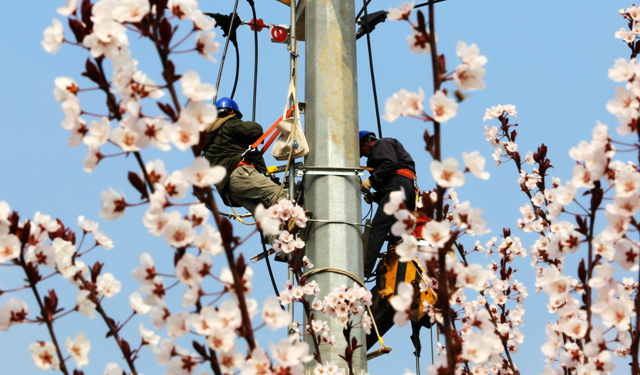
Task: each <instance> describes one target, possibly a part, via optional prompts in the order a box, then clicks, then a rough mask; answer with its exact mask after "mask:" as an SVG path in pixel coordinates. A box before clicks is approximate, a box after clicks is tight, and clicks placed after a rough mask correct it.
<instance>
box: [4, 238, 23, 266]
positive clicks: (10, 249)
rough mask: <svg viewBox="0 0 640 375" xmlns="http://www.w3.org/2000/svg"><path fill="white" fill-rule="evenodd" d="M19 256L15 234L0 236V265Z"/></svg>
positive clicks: (18, 241) (18, 245)
mask: <svg viewBox="0 0 640 375" xmlns="http://www.w3.org/2000/svg"><path fill="white" fill-rule="evenodd" d="M19 256H20V239H18V237H17V236H16V235H15V234H7V235H4V236H0V263H5V262H6V261H7V260H13V259H16V258H18V257H19Z"/></svg>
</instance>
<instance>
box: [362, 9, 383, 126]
mask: <svg viewBox="0 0 640 375" xmlns="http://www.w3.org/2000/svg"><path fill="white" fill-rule="evenodd" d="M368 1H371V0H362V3H363V4H364V6H363V8H364V17H365V18H366V19H368V18H369V13H368V12H367V4H368ZM364 28H365V33H366V34H367V50H368V51H369V70H370V71H371V85H372V86H373V103H374V104H375V107H376V121H377V122H378V139H380V138H382V125H381V124H380V109H379V108H378V91H377V90H376V76H375V73H374V72H373V56H372V54H371V37H370V35H369V22H365V23H364Z"/></svg>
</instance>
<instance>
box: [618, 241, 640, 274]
mask: <svg viewBox="0 0 640 375" xmlns="http://www.w3.org/2000/svg"><path fill="white" fill-rule="evenodd" d="M614 247H615V249H616V253H615V255H614V256H613V261H614V262H616V263H618V264H619V265H620V266H621V267H622V269H623V270H625V271H629V270H637V269H638V257H639V256H640V252H639V249H638V245H637V244H636V243H635V242H632V241H631V240H628V239H622V240H620V241H618V242H616V244H615V245H614Z"/></svg>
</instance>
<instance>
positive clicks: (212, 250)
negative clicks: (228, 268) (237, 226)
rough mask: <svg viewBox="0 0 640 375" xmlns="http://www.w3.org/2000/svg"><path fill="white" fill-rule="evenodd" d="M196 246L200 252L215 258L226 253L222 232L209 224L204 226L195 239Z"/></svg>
mask: <svg viewBox="0 0 640 375" xmlns="http://www.w3.org/2000/svg"><path fill="white" fill-rule="evenodd" d="M194 244H195V245H196V246H197V247H198V248H199V249H200V250H202V251H204V252H206V253H209V254H211V255H213V256H218V255H220V254H222V252H223V251H224V246H223V244H222V236H221V235H220V232H218V231H217V230H216V229H215V228H214V227H212V226H211V225H209V224H205V225H204V228H203V229H202V231H201V232H200V234H199V235H198V236H197V237H196V238H195V240H194Z"/></svg>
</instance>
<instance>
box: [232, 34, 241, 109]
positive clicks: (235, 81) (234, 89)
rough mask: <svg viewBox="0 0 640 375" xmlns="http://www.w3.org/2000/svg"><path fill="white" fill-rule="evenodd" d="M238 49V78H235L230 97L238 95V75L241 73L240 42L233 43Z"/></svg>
mask: <svg viewBox="0 0 640 375" xmlns="http://www.w3.org/2000/svg"><path fill="white" fill-rule="evenodd" d="M233 46H234V47H235V50H236V78H235V79H234V80H233V90H231V97H230V99H231V100H233V97H234V96H235V95H236V87H238V75H240V50H239V49H238V43H233Z"/></svg>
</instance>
